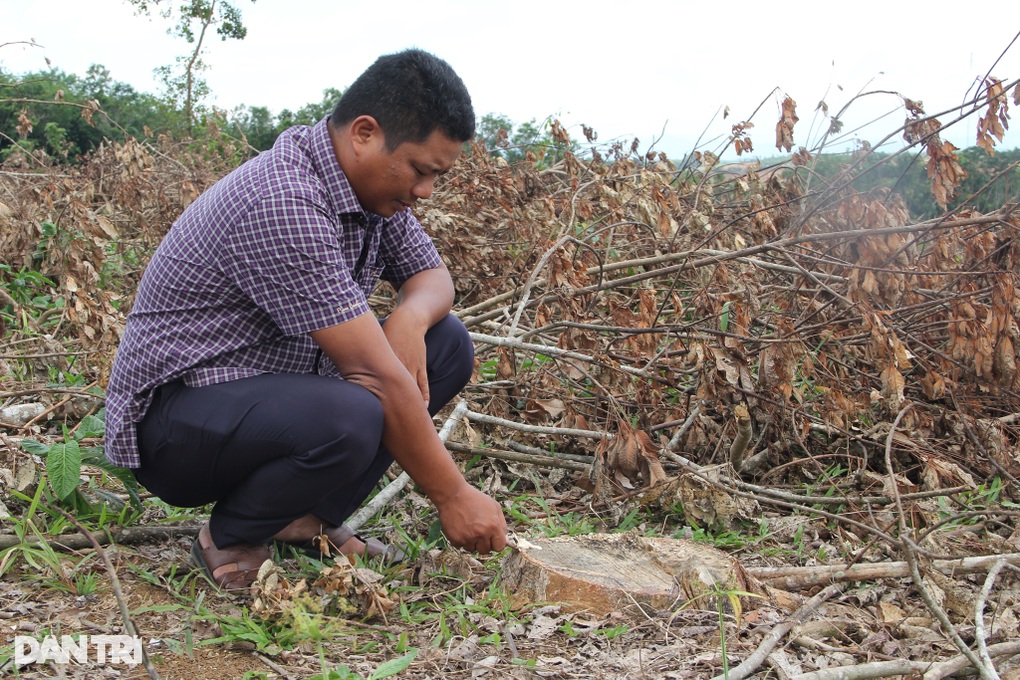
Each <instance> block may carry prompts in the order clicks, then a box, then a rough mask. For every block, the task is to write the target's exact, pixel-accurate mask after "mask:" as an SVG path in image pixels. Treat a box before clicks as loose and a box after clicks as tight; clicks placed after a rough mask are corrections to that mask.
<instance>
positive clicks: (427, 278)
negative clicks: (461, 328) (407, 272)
mask: <svg viewBox="0 0 1020 680" xmlns="http://www.w3.org/2000/svg"><path fill="white" fill-rule="evenodd" d="M454 294H455V290H454V287H453V279H451V278H450V271H449V270H448V269H447V268H446V265H445V264H443V265H440V266H439V267H437V268H435V269H426V270H425V271H422V272H418V273H417V274H415V275H414V276H412V277H411V278H409V279H408V280H407V281H405V282H404V284H403V285H402V286H401V287H400V290H399V291H398V292H397V305H396V307H395V308H394V310H393V313H392V314H391V315H390V316H391V317H392V316H393V315H394V314H395V315H397V317H398V318H405V317H406V318H409V319H410V322H411V323H413V324H414V325H416V326H420V325H424V328H425V330H428V329H429V328H431V327H432V326H433V325H434V324H436V323H438V322H439V321H441V320H442V319H444V318H445V317H446V315H447V314H449V313H450V310H451V309H453V298H454Z"/></svg>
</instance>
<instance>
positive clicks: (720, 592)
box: [681, 583, 761, 678]
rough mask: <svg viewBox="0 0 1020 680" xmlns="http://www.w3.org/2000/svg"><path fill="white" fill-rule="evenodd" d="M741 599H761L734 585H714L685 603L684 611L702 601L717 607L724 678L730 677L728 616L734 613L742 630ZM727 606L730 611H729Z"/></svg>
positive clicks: (742, 610)
mask: <svg viewBox="0 0 1020 680" xmlns="http://www.w3.org/2000/svg"><path fill="white" fill-rule="evenodd" d="M741 597H761V595H756V594H754V593H749V592H746V591H744V590H739V589H737V588H734V587H733V585H732V584H727V583H714V584H712V587H711V588H709V589H708V590H707V591H706V592H704V593H702V594H701V595H699V596H698V597H696V598H694V599H692V600H689V601H688V602H686V603H684V605H683V607H681V608H682V609H686V608H688V607H690V606H692V605H693V604H695V603H696V602H699V601H701V600H710V601H711V602H713V603H714V605H715V610H716V613H717V614H718V615H719V649H720V652H721V653H722V664H723V673H722V675H723V677H724V678H729V677H730V664H729V653H728V652H727V650H726V615H727V614H728V613H732V615H733V618H734V620H735V621H736V625H737V629H738V630H739V629H740V620H741V618H743V612H744V607H743V604H741V602H740V598H741ZM727 605H729V607H728V611H727Z"/></svg>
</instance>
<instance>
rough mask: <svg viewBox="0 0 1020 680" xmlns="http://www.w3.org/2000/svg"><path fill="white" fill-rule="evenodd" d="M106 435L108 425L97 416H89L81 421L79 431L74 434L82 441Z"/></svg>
mask: <svg viewBox="0 0 1020 680" xmlns="http://www.w3.org/2000/svg"><path fill="white" fill-rule="evenodd" d="M105 433H106V423H105V422H104V421H103V419H102V418H100V417H98V416H95V415H88V416H85V417H84V418H82V419H81V423H80V424H79V425H78V429H77V430H75V432H74V438H75V439H77V440H79V441H80V440H82V439H85V438H86V437H102V436H103V435H104V434H105Z"/></svg>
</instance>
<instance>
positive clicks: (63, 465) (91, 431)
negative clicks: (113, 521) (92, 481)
mask: <svg viewBox="0 0 1020 680" xmlns="http://www.w3.org/2000/svg"><path fill="white" fill-rule="evenodd" d="M104 433H105V422H104V420H103V412H102V411H100V413H99V414H98V415H89V416H85V418H83V419H82V420H81V422H80V423H79V425H78V427H77V428H76V429H75V430H74V431H73V432H72V431H69V430H68V429H67V428H66V427H65V428H64V436H63V441H58V442H55V443H53V444H44V443H42V442H39V441H36V440H34V439H22V440H21V447H22V448H23V449H25V450H26V451H28V452H29V453H33V454H35V455H37V456H41V457H43V458H45V460H46V479H47V482H48V483H49V487H50V490H51V491H52V492H53V495H54V496H56V498H57V500H58V501H61V502H63V503H65V504H68V505H71V506H72V507H74V508H76V509H83V508H85V509H87V508H88V507H89V503H88V501H87V500H86V499H85V498H84V497H82V496H81V493H80V491H79V486H80V485H81V483H82V481H81V469H82V466H83V465H89V466H92V467H96V468H99V469H101V470H102V471H103V472H105V473H106V474H108V475H110V476H111V477H114V478H116V479H117V480H119V481H120V483H121V484H123V486H124V489H125V491H127V493H128V496H129V497H130V499H131V502H132V504H133V505H134V507H135V508H136V509H137V510H139V511H140V510H141V507H142V501H141V498H140V497H139V495H138V482H137V480H135V477H134V475H133V474H131V471H130V470H128V469H126V468H122V467H118V466H116V465H112V464H111V463H109V462H108V461H107V460H106V457H105V455H104V452H103V447H102V446H82V445H81V442H82V440H84V439H98V438H101V437H102V436H103V435H104ZM99 496H100V497H102V498H103V499H104V500H107V501H110V500H114V499H113V497H111V496H110V495H109V494H99Z"/></svg>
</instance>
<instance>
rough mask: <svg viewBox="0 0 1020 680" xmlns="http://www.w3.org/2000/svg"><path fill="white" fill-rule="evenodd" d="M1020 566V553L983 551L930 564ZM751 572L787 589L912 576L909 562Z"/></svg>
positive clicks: (977, 569)
mask: <svg viewBox="0 0 1020 680" xmlns="http://www.w3.org/2000/svg"><path fill="white" fill-rule="evenodd" d="M1000 561H1001V562H1005V563H1008V564H1012V565H1016V566H1020V553H1007V554H1005V555H981V556H978V557H965V558H963V559H959V560H932V563H931V566H932V567H933V568H935V569H938V570H939V571H941V572H942V573H944V574H947V575H956V574H976V573H981V572H985V571H988V570H989V569H992V568H993V567H994V566H995V565H996V564H997V563H998V562H1000ZM747 571H748V573H749V574H751V575H752V576H754V577H755V578H757V579H760V580H762V581H765V582H766V583H768V584H769V585H771V586H774V587H776V588H782V589H784V590H800V589H802V588H810V587H812V586H821V585H825V584H827V583H840V582H844V581H872V580H877V579H883V578H906V577H908V576H910V565H909V564H908V563H907V562H878V563H875V564H854V565H851V566H850V567H842V566H839V565H833V566H817V567H747Z"/></svg>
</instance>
